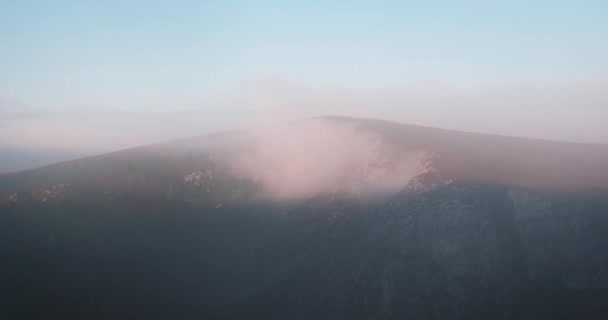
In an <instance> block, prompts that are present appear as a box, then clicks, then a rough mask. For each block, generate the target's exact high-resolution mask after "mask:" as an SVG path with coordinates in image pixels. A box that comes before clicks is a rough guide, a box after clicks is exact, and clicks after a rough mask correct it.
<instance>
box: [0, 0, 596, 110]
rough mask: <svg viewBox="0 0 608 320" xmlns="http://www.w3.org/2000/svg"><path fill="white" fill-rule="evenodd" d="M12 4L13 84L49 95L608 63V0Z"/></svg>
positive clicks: (122, 97)
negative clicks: (268, 79) (270, 80)
mask: <svg viewBox="0 0 608 320" xmlns="http://www.w3.org/2000/svg"><path fill="white" fill-rule="evenodd" d="M0 8H1V9H0V97H5V99H10V100H11V101H12V100H17V101H20V102H22V104H24V105H27V106H30V107H35V108H55V109H57V108H60V109H61V108H70V109H73V108H114V109H116V108H118V109H125V110H162V111H164V110H168V111H170V110H178V109H190V108H198V107H201V106H203V105H205V104H207V103H208V101H209V99H210V97H215V96H218V95H223V94H227V93H230V92H233V91H235V90H238V89H239V88H240V87H241V86H243V83H250V82H251V79H259V78H273V79H285V80H286V81H292V82H298V83H302V84H305V85H311V86H321V87H323V86H326V87H344V88H361V89H370V88H383V87H399V86H403V85H411V84H417V83H427V82H433V83H435V82H440V83H447V84H449V85H455V86H461V87H480V86H487V85H495V84H501V85H502V84H512V83H515V84H519V83H526V84H532V85H536V84H538V85H543V84H546V83H560V82H568V81H576V80H585V79H595V78H598V77H600V78H601V77H605V76H606V75H607V74H608V58H606V57H608V41H606V39H608V2H607V1H560V0H553V1H548V0H538V1H520V0H510V1H481V0H472V1H356V0H351V1H342V0H336V1H315V0H310V1H253V0H249V1H229V0H228V1H139V0H135V1H62V0H57V1H32V0H13V1H0ZM254 81H255V80H254Z"/></svg>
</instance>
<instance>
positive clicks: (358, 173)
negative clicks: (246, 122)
mask: <svg viewBox="0 0 608 320" xmlns="http://www.w3.org/2000/svg"><path fill="white" fill-rule="evenodd" d="M246 145H248V146H249V147H250V148H249V150H248V151H247V152H246V153H245V154H242V155H240V156H238V157H237V158H236V159H234V160H233V161H232V162H231V164H230V165H231V167H232V169H233V170H234V172H235V173H236V174H237V175H240V176H243V175H244V176H247V177H249V178H250V179H253V180H254V181H256V182H258V183H260V184H261V185H262V186H263V187H264V189H265V192H266V195H267V196H270V197H272V198H279V199H283V198H306V197H311V196H315V195H317V194H334V193H349V194H361V193H365V194H366V195H374V194H379V193H386V192H396V191H398V190H400V189H401V188H403V187H404V186H405V185H406V184H407V183H408V181H409V180H410V179H411V178H412V177H414V176H415V175H416V174H418V173H419V172H420V168H419V159H420V156H421V154H422V153H421V152H420V151H414V150H411V151H407V150H398V149H395V148H393V147H391V146H389V145H387V142H386V141H383V140H382V139H381V138H380V137H379V136H376V135H374V134H373V133H370V132H364V131H362V130H360V129H358V128H356V127H354V126H353V125H352V124H346V123H344V124H342V123H335V122H334V123H328V122H326V121H325V120H323V119H314V120H313V119H311V120H307V121H301V122H297V123H291V124H289V125H283V126H274V127H270V128H264V129H261V130H254V131H252V132H251V133H250V134H249V135H248V136H247V138H246Z"/></svg>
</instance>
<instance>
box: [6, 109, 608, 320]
mask: <svg viewBox="0 0 608 320" xmlns="http://www.w3.org/2000/svg"><path fill="white" fill-rule="evenodd" d="M329 121H330V123H331V124H332V125H334V124H336V125H338V124H339V123H342V122H344V121H348V122H350V123H352V122H353V121H354V122H356V123H357V130H375V131H376V132H379V134H380V135H381V136H382V137H384V138H385V140H383V143H385V145H388V146H390V148H389V149H390V150H395V149H400V148H401V149H402V150H408V151H412V150H413V151H416V152H419V151H420V152H422V156H421V158H420V161H421V164H420V166H419V167H420V168H418V171H417V173H416V176H415V177H414V178H413V179H409V180H408V181H404V182H403V186H401V187H400V188H399V189H398V191H395V192H392V193H390V194H385V195H384V196H383V197H372V198H370V197H367V196H366V194H365V193H361V190H366V189H355V191H356V192H351V191H352V190H350V189H349V190H338V191H336V192H333V193H327V192H324V193H321V194H317V195H314V196H309V197H300V198H297V199H283V198H281V199H275V198H268V197H264V196H267V194H265V191H263V190H261V189H263V186H261V185H259V184H258V183H257V182H256V181H257V180H255V179H251V178H249V177H243V176H237V175H235V174H234V172H233V171H232V170H230V169H229V168H226V167H225V166H223V165H222V163H224V161H226V159H228V158H229V157H232V156H234V155H235V154H238V153H239V152H241V148H246V147H247V146H246V145H244V144H241V143H240V140H239V143H235V140H233V139H232V138H230V137H229V138H226V137H220V138H218V139H222V140H221V143H220V145H221V146H227V145H230V147H228V148H222V149H221V151H218V150H219V149H213V148H212V149H209V148H208V142H205V143H207V144H206V147H205V148H202V149H201V148H200V141H199V140H198V139H194V140H190V141H182V142H176V143H172V144H167V145H159V146H153V147H147V148H142V149H135V150H129V151H126V152H121V153H116V154H112V155H106V156H102V157H95V158H89V159H84V160H78V161H75V162H69V163H63V164H59V165H56V166H50V167H46V168H42V169H38V170H34V171H28V172H24V173H20V174H16V175H10V176H4V177H2V178H0V188H1V190H2V191H3V192H4V194H5V200H4V202H3V204H2V207H1V215H0V252H1V254H2V257H3V262H2V263H1V264H0V268H1V269H0V270H1V271H2V272H1V273H0V283H1V284H2V285H1V286H0V301H2V304H0V316H1V317H0V318H7V319H119V318H124V319H167V318H169V319H231V318H232V319H488V318H489V319H541V318H547V319H586V318H589V319H603V318H604V317H605V315H606V314H608V250H605V248H606V247H608V193H607V192H605V191H604V190H605V189H604V187H605V186H606V185H605V184H604V183H605V182H606V180H604V179H603V177H605V176H606V171H605V168H604V167H602V166H603V165H605V163H606V162H602V161H601V160H602V159H603V160H606V157H605V150H606V149H605V147H602V146H590V145H575V144H565V143H564V144H561V143H556V142H555V143H554V142H543V141H529V140H523V139H515V138H501V137H493V136H478V135H473V134H467V133H453V132H446V131H441V130H438V131H435V130H434V129H427V128H418V127H408V126H404V125H399V124H393V123H384V122H376V121H374V120H353V119H331V120H329ZM370 128H372V129H370ZM201 139H208V137H207V138H201ZM467 141H468V142H467ZM491 141H495V142H496V143H498V144H499V145H502V147H500V148H499V147H495V146H494V145H492V144H491V143H490V142H491ZM469 143H470V145H469ZM455 146H460V147H462V148H467V149H465V151H464V152H462V151H458V150H459V149H458V148H456V147H455ZM201 150H204V151H201ZM209 150H212V151H209ZM522 150H523V152H518V151H522ZM534 150H537V151H538V150H542V151H543V152H544V153H541V152H538V153H534V152H537V151H534ZM476 152H477V153H476ZM475 153H476V154H475ZM513 153H516V155H512V154H513ZM390 154H391V155H395V154H396V155H397V156H394V157H390V156H383V157H382V159H384V160H386V161H383V162H380V163H378V162H373V163H371V164H369V166H368V167H367V168H366V170H365V172H372V173H374V175H373V176H374V177H375V176H378V172H382V173H385V172H388V173H389V174H390V173H392V172H393V171H391V170H393V169H394V168H395V166H394V165H393V163H392V162H395V161H396V162H399V161H400V159H401V158H400V156H402V155H403V153H400V152H397V153H390ZM525 154H528V155H529V157H528V156H525ZM543 154H544V155H546V157H545V158H542V159H541V158H540V157H541V155H543ZM474 155H477V156H480V157H481V158H479V157H473V156H474ZM499 155H502V157H499ZM319 156H321V155H319ZM507 156H510V157H507ZM537 157H539V158H537ZM568 157H570V158H568ZM564 158H567V159H568V160H570V161H571V162H570V163H568V162H567V161H564ZM374 159H376V158H374ZM408 159H409V158H408ZM450 159H452V161H453V162H450ZM467 159H468V160H467ZM556 159H557V160H556ZM541 160H542V161H541ZM408 161H409V160H408ZM572 161H574V163H572ZM366 163H368V162H366ZM542 163H544V166H543V165H542ZM581 163H584V165H580V164H581ZM83 168H86V170H85V169H83ZM543 168H544V170H546V171H542V169H543ZM538 170H541V171H540V172H538ZM592 170H595V174H592V173H591V171H592ZM357 172H360V170H359V171H357ZM523 173H526V174H523ZM546 174H549V175H550V176H552V177H553V179H555V180H552V181H553V183H552V184H550V185H549V184H548V181H547V180H546V179H549V177H548V176H545V175H546ZM520 176H521V177H523V178H519V177H520ZM365 177H366V178H367V177H368V176H365ZM567 178H570V180H572V181H574V182H571V183H568V181H569V180H568V179H567ZM509 179H511V180H509ZM365 181H368V180H365ZM558 182H559V183H558Z"/></svg>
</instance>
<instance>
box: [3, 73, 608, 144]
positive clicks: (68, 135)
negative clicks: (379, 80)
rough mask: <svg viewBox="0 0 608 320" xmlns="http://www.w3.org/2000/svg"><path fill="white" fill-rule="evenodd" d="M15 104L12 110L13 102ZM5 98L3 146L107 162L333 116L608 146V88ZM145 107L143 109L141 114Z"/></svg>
mask: <svg viewBox="0 0 608 320" xmlns="http://www.w3.org/2000/svg"><path fill="white" fill-rule="evenodd" d="M11 101H12V102H11ZM18 101H19V100H18V99H12V100H10V99H4V100H3V105H2V107H0V114H1V117H0V147H11V148H27V149H58V150H71V151H73V152H86V153H101V152H108V151H113V150H119V149H124V148H129V147H135V146H139V145H144V144H150V143H155V142H160V141H166V140H172V139H178V138H182V137H188V136H196V135H201V134H207V133H212V132H218V131H225V130H234V129H246V128H249V127H252V126H258V125H260V124H269V123H272V124H280V123H284V122H286V121H290V120H294V119H303V118H308V117H315V116H324V115H341V116H356V117H367V118H378V119H385V120H392V121H398V122H403V123H409V124H417V125H424V126H430V127H437V128H448V129H456V130H462V131H472V132H481V133H491V134H499V135H507V136H518V137H528V138H541V139H550V140H563V141H574V142H586V143H608V128H607V127H606V126H605V121H604V119H607V118H608V108H606V106H608V81H603V80H594V81H579V82H570V83H560V84H547V85H542V86H541V85H536V86H534V85H516V84H509V85H487V86H478V87H475V88H461V87H457V86H452V85H447V84H442V83H438V82H435V83H419V84H415V85H406V86H402V87H393V88H377V89H369V88H368V89H357V88H337V87H333V88H332V87H312V86H307V85H305V84H301V83H298V82H293V81H287V80H282V79H274V78H253V79H251V80H248V81H244V82H242V85H241V86H239V87H237V88H235V89H234V90H232V91H230V92H226V93H224V94H222V95H216V98H213V99H208V100H207V101H205V102H201V106H200V108H196V109H189V110H177V109H176V108H175V107H174V106H171V105H167V106H166V108H164V109H162V110H155V111H141V110H138V111H133V110H134V109H133V108H131V107H128V106H125V107H120V108H111V109H104V108H96V109H91V108H85V107H83V108H76V109H45V108H43V107H37V106H29V105H26V104H24V103H20V102H18ZM133 107H136V106H133Z"/></svg>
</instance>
